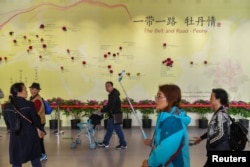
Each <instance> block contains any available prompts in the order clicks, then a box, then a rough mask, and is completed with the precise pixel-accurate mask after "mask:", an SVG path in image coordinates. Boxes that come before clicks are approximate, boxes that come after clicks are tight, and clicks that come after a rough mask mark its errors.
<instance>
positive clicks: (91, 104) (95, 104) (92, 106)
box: [84, 100, 99, 117]
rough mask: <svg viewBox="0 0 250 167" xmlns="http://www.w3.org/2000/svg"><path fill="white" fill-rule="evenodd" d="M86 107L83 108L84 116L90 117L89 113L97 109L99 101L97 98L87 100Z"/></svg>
mask: <svg viewBox="0 0 250 167" xmlns="http://www.w3.org/2000/svg"><path fill="white" fill-rule="evenodd" d="M85 105H87V106H88V107H86V108H84V111H85V113H84V116H85V117H90V115H91V114H92V113H93V112H94V111H95V110H97V109H98V106H99V102H98V101H97V100H87V102H86V103H85Z"/></svg>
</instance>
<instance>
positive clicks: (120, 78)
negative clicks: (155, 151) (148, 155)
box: [118, 70, 147, 139]
mask: <svg viewBox="0 0 250 167" xmlns="http://www.w3.org/2000/svg"><path fill="white" fill-rule="evenodd" d="M124 73H125V70H122V72H121V73H120V75H119V78H118V81H119V83H120V85H121V87H122V90H123V92H124V94H125V96H126V98H127V100H128V103H129V105H130V107H131V109H132V111H133V114H134V116H135V118H136V120H137V123H138V124H139V126H140V129H141V132H142V135H143V138H144V139H147V135H146V133H145V132H144V130H143V128H142V125H141V122H140V120H139V118H138V116H137V114H136V112H135V110H134V107H133V105H132V103H131V102H130V100H129V97H128V95H127V93H126V91H125V89H124V87H123V85H122V83H121V80H122V77H123V75H124Z"/></svg>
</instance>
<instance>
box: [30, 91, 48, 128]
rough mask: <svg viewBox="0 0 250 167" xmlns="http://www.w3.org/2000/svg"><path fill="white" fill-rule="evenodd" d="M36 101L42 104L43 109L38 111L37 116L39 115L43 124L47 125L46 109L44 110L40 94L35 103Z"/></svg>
mask: <svg viewBox="0 0 250 167" xmlns="http://www.w3.org/2000/svg"><path fill="white" fill-rule="evenodd" d="M36 100H39V101H40V102H41V107H40V109H39V111H37V114H38V115H39V117H40V119H41V124H45V123H46V118H45V109H44V104H43V100H42V97H41V96H40V95H39V94H38V95H37V96H36V97H35V98H34V99H33V100H32V101H33V102H35V101H36Z"/></svg>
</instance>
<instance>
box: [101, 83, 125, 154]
mask: <svg viewBox="0 0 250 167" xmlns="http://www.w3.org/2000/svg"><path fill="white" fill-rule="evenodd" d="M105 88H106V91H107V92H108V93H109V95H108V103H107V105H105V106H103V107H102V109H100V111H101V112H106V113H107V114H108V117H109V118H108V124H107V131H106V134H105V136H104V140H103V142H101V143H98V146H99V147H104V148H109V141H110V138H111V136H112V133H113V131H114V130H115V132H116V134H117V135H118V137H119V142H120V144H119V145H118V146H116V148H117V149H126V148H127V143H126V141H125V139H124V133H123V131H122V128H121V125H120V124H121V123H122V121H121V120H122V112H121V100H120V92H119V91H118V90H117V89H116V88H114V87H113V82H111V81H107V82H106V83H105Z"/></svg>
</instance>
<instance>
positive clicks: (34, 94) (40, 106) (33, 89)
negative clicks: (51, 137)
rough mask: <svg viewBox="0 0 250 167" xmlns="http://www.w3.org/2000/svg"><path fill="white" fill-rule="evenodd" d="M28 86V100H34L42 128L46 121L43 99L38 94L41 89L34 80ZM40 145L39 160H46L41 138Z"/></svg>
mask: <svg viewBox="0 0 250 167" xmlns="http://www.w3.org/2000/svg"><path fill="white" fill-rule="evenodd" d="M29 88H30V94H31V96H30V101H32V102H34V104H35V107H36V111H37V114H38V115H39V117H40V122H41V125H42V127H43V128H44V126H45V123H46V119H45V108H44V103H43V99H42V97H41V96H40V94H39V92H40V90H41V88H40V84H39V83H36V82H33V83H32V85H31V86H30V87H29ZM40 145H41V149H42V155H41V158H40V160H41V161H43V160H47V159H48V156H47V154H46V152H45V146H44V140H43V138H41V139H40Z"/></svg>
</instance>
